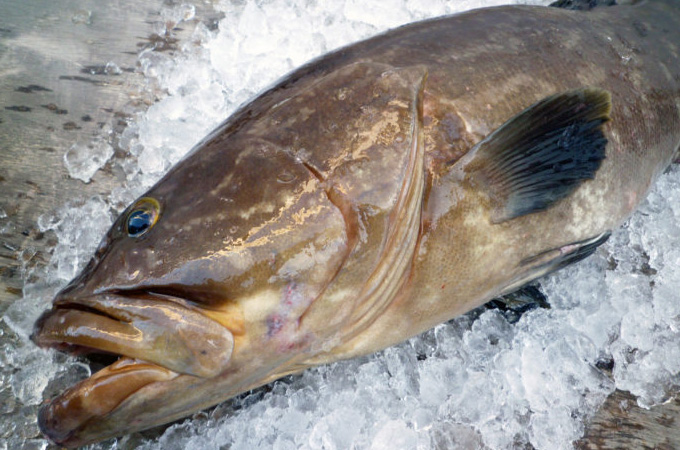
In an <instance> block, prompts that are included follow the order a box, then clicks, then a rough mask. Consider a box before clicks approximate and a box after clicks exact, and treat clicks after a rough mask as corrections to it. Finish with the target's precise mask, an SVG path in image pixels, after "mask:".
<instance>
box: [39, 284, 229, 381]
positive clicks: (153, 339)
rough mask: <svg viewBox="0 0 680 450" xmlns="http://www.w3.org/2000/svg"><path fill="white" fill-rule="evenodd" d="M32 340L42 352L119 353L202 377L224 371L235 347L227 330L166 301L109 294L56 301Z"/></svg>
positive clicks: (210, 320)
mask: <svg viewBox="0 0 680 450" xmlns="http://www.w3.org/2000/svg"><path fill="white" fill-rule="evenodd" d="M126 294H128V293H126ZM31 338H32V340H33V341H34V342H35V343H36V344H37V345H39V346H41V347H53V348H58V349H61V350H66V351H68V352H71V353H83V352H91V351H95V352H97V351H98V352H103V353H111V354H118V355H121V356H128V357H130V358H133V359H139V360H143V361H149V362H150V363H153V364H156V365H158V366H161V367H165V368H167V369H169V370H172V371H174V372H177V373H184V374H187V375H193V376H198V377H202V378H211V377H213V376H216V375H218V374H219V373H220V372H222V371H223V370H224V369H225V368H226V366H227V365H228V363H229V360H230V358H231V353H232V351H233V346H234V337H233V335H232V333H231V332H230V330H228V329H227V328H226V327H224V326H223V325H221V324H220V323H218V322H216V321H214V320H212V319H211V318H209V317H208V316H206V315H203V314H201V313H199V312H197V311H196V310H193V309H191V308H187V307H186V306H184V305H182V304H181V303H180V302H178V301H172V299H169V298H168V297H167V296H163V297H162V298H161V297H160V296H157V295H143V294H140V295H121V294H120V293H118V292H111V291H107V292H103V293H99V294H95V295H91V296H82V297H75V296H71V295H68V296H63V297H57V298H56V299H55V301H54V305H53V308H52V309H50V310H49V311H47V312H45V313H44V314H43V315H42V316H41V317H40V318H39V319H38V321H37V323H36V327H35V329H34V332H33V335H32V336H31Z"/></svg>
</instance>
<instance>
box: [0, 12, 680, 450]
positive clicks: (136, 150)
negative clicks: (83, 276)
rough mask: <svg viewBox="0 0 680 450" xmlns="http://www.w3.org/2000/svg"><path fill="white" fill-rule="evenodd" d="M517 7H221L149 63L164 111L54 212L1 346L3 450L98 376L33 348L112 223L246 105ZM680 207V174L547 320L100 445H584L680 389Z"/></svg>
mask: <svg viewBox="0 0 680 450" xmlns="http://www.w3.org/2000/svg"><path fill="white" fill-rule="evenodd" d="M504 3H510V2H509V1H507V0H506V1H504V0H493V1H491V0H469V1H468V0H463V1H461V0H458V1H453V0H450V1H445V0H427V1H425V0H389V1H387V2H383V3H380V6H377V5H378V3H370V4H369V5H368V6H367V3H366V2H360V1H358V0H344V1H337V2H318V1H308V2H304V3H303V2H285V3H284V2H260V1H244V2H236V1H234V2H226V1H225V2H222V3H220V4H218V5H216V8H221V10H222V11H223V12H224V13H225V18H224V19H223V20H222V21H221V22H220V24H219V30H217V31H211V30H209V29H208V28H207V27H206V26H204V25H203V24H198V25H197V26H196V29H195V32H194V34H193V36H192V38H191V39H190V40H189V41H188V42H186V43H185V44H184V46H183V47H182V51H181V52H180V53H179V54H178V55H176V56H175V57H174V58H170V57H169V56H168V55H167V54H164V53H160V52H154V51H151V50H148V51H145V52H144V53H142V54H141V55H140V67H141V70H142V71H143V73H144V74H145V75H146V77H147V86H145V87H144V89H145V90H146V92H147V93H148V92H151V93H153V94H154V95H157V97H158V101H157V102H155V103H154V104H153V105H152V106H151V107H150V108H149V109H148V110H147V111H146V113H144V114H140V115H139V116H138V117H137V118H136V120H134V121H133V122H132V123H131V124H130V125H129V127H128V128H127V129H126V130H125V131H124V132H123V134H122V136H121V137H120V143H121V146H122V147H123V148H124V149H125V150H127V152H128V154H127V156H126V157H125V158H123V159H118V160H115V162H114V164H116V165H118V167H120V168H121V169H122V170H123V172H124V173H125V174H126V176H127V184H126V186H123V187H121V188H118V189H116V190H115V191H114V192H112V193H111V194H110V196H109V197H108V198H102V197H95V198H92V199H85V200H81V201H79V202H76V203H70V204H68V205H66V206H64V207H61V208H60V209H59V210H57V211H56V212H55V213H54V214H52V215H46V216H43V217H42V218H41V220H40V222H39V227H40V229H41V230H42V231H51V232H53V233H55V234H56V236H57V238H58V243H57V248H56V250H55V251H54V253H53V255H52V257H51V260H50V261H49V262H48V263H47V264H46V265H44V264H43V265H41V264H36V263H35V261H33V258H32V254H31V253H30V252H29V253H28V254H27V257H26V261H25V264H24V266H25V267H24V278H25V280H26V286H25V288H24V298H23V299H22V300H21V301H18V302H17V303H15V304H14V305H13V306H12V307H10V309H9V310H8V311H7V313H6V314H5V316H4V317H3V322H0V334H3V333H4V334H5V335H10V334H12V336H13V337H12V338H11V339H10V340H9V341H7V340H5V341H3V342H5V343H4V344H3V349H2V350H3V351H2V352H0V362H1V363H2V364H1V367H2V369H1V370H0V400H1V401H0V414H2V420H0V447H2V448H8V447H9V448H44V447H45V441H40V440H33V439H27V438H28V437H30V436H32V434H31V430H32V431H33V432H35V405H36V404H38V403H39V402H40V401H41V399H42V392H43V389H45V388H47V390H48V392H57V391H58V390H59V387H60V386H61V384H65V385H68V384H69V383H71V382H72V381H73V380H75V379H79V378H82V377H83V376H86V375H87V373H86V372H87V368H86V367H84V366H83V365H82V364H80V363H78V362H77V361H76V360H74V359H71V358H67V357H64V356H63V355H58V354H56V353H54V352H45V351H43V350H39V349H36V348H35V347H34V346H33V345H31V344H30V343H28V342H27V337H28V333H30V330H31V328H32V323H33V321H34V320H35V319H36V318H37V316H38V315H39V314H40V312H41V311H42V310H43V309H45V308H46V307H47V305H48V299H49V298H50V297H51V295H52V294H53V293H55V292H56V291H57V290H58V289H59V288H60V287H62V286H63V285H64V284H65V283H66V282H67V281H68V280H69V279H70V278H72V277H73V276H74V275H75V274H76V273H77V271H78V270H80V269H81V268H82V267H83V265H84V264H85V262H86V260H87V259H88V258H89V255H90V254H91V253H92V252H93V251H94V249H95V247H96V245H97V244H98V241H99V239H100V238H101V236H102V235H103V234H104V232H105V231H106V228H107V227H108V226H109V225H110V223H111V220H112V219H113V214H112V211H120V210H121V208H122V207H124V206H125V204H127V203H128V202H130V201H131V200H132V199H134V198H135V196H137V195H138V194H140V193H141V192H142V191H143V190H144V189H146V188H148V187H149V186H151V185H152V184H153V183H154V182H155V181H156V180H157V179H158V178H159V177H160V176H162V174H163V173H164V172H165V171H166V170H167V169H168V168H169V167H170V166H171V165H173V164H175V163H176V162H177V161H178V160H179V159H181V157H182V156H183V155H184V154H185V152H186V151H187V150H189V149H190V148H191V147H192V146H193V145H195V144H196V143H197V142H198V141H199V140H200V139H201V138H202V137H203V136H205V135H206V134H207V133H208V132H209V131H210V130H211V129H212V128H213V127H215V126H216V125H217V124H218V123H219V122H220V121H222V120H223V119H224V118H226V117H227V116H228V115H229V114H230V113H231V112H232V111H233V110H234V109H235V108H236V106H238V104H240V103H241V102H243V101H245V100H247V99H249V98H251V97H252V96H253V95H255V94H256V93H257V92H259V91H261V90H262V89H263V88H264V87H266V86H267V85H269V84H271V83H272V82H274V81H275V80H276V79H277V78H278V77H280V76H281V75H283V74H284V73H285V72H287V71H289V70H291V69H293V68H295V67H297V66H299V65H300V64H302V63H304V62H305V61H307V60H309V59H310V58H312V57H314V56H317V55H319V54H322V53H324V52H327V51H329V50H332V49H333V48H336V47H338V46H340V45H343V44H346V43H349V42H352V41H356V40H359V39H361V38H365V37H367V36H370V35H372V34H375V33H376V32H379V31H382V30H384V29H386V28H389V27H394V26H397V25H400V24H403V23H406V22H411V21H414V20H418V19H423V18H427V17H432V16H437V15H442V14H448V13H453V12H458V11H461V10H465V9H469V8H472V7H479V6H491V5H496V4H504ZM514 3H532V4H542V5H545V4H547V3H549V1H548V0H536V1H533V2H529V1H515V2H514ZM194 14H195V9H194V8H193V6H192V5H189V4H182V5H179V6H176V7H173V8H167V9H165V10H164V11H162V13H161V17H162V23H161V24H160V25H159V30H158V31H159V33H161V34H162V33H164V32H166V31H167V30H168V29H170V28H172V27H173V26H176V25H177V24H178V23H180V22H181V21H183V20H190V19H191V18H192V17H193V16H194ZM74 17H75V16H74ZM83 17H84V15H83ZM88 17H89V15H88ZM74 21H76V20H75V18H74ZM84 21H85V19H81V18H80V16H78V22H84ZM109 148H110V147H109ZM109 148H107V147H106V146H105V145H102V146H99V145H89V146H81V145H79V144H76V145H74V147H72V148H71V149H69V151H68V152H67V153H66V155H65V163H66V164H67V167H68V168H69V171H70V173H71V176H73V177H74V178H78V179H81V180H83V181H88V180H89V179H91V177H92V176H93V174H94V173H95V172H96V170H97V169H98V168H100V167H101V166H102V165H103V164H105V163H106V162H107V161H108V160H109V159H110V158H111V157H112V155H111V152H110V150H109ZM87 155H90V162H88V158H87ZM678 196H680V170H679V169H678V167H677V166H676V167H674V168H672V169H671V170H670V172H669V173H667V174H665V175H663V176H662V178H661V180H660V181H659V183H657V185H656V186H655V187H654V189H653V191H652V193H651V194H650V196H649V197H648V199H647V200H646V201H645V202H644V203H643V205H642V207H641V208H640V210H639V211H638V212H637V213H635V215H634V216H633V217H632V218H631V220H630V221H629V222H628V223H627V224H626V225H625V226H624V227H623V228H622V229H621V230H618V231H616V232H615V233H614V234H613V236H612V238H611V240H610V241H609V242H608V243H607V244H605V245H604V246H603V247H602V248H601V249H600V250H598V252H597V253H596V254H595V255H594V256H593V257H591V258H589V259H587V260H586V261H584V262H582V263H580V264H578V265H576V266H574V267H570V268H567V269H566V270H564V271H562V272H560V273H557V274H555V275H553V276H551V277H549V278H547V279H545V280H543V281H542V286H543V290H544V291H545V293H546V294H547V296H548V298H549V300H550V302H551V304H552V308H551V309H549V310H546V309H537V310H533V311H530V312H528V313H526V314H525V315H524V316H523V317H522V318H521V319H520V320H519V322H518V323H517V324H514V325H510V324H509V323H508V322H507V321H506V320H505V318H504V317H503V316H502V315H501V314H499V313H498V311H494V310H489V311H481V310H480V311H476V312H473V313H472V314H468V315H466V316H463V317H459V318H457V319H455V320H453V321H451V322H449V323H447V324H442V325H439V326H437V327H435V328H434V329H433V330H430V331H428V332H426V333H424V334H423V335H422V336H419V337H416V338H414V339H411V340H409V341H408V342H405V343H403V344H401V345H398V346H395V347H392V348H389V349H386V350H384V351H382V352H380V353H378V354H375V355H371V356H368V357H364V358H359V359H355V360H351V361H343V362H339V363H335V364H331V365H327V366H322V367H319V368H316V369H312V370H308V371H306V372H304V373H303V374H302V375H300V376H295V377H288V378H286V379H283V380H280V381H277V382H275V383H272V384H271V385H269V386H267V387H265V388H262V389H258V390H255V391H253V392H251V393H248V394H244V395H242V396H239V397H237V398H236V399H234V400H232V401H228V402H225V403H223V404H222V405H220V406H218V407H216V408H214V409H212V410H209V411H207V412H202V413H199V414H196V415H195V416H194V417H193V418H192V419H188V420H186V421H184V422H182V423H180V424H176V425H173V426H171V427H169V428H168V429H167V430H166V431H165V432H164V433H163V434H162V435H161V436H160V437H159V438H157V439H154V440H148V439H145V438H143V437H140V436H133V437H124V438H122V439H121V440H120V441H118V443H116V442H113V443H111V442H109V443H107V444H98V445H96V446H94V448H99V449H104V448H107V449H109V448H111V449H113V448H128V447H127V446H130V445H133V444H138V445H140V446H141V448H143V449H148V450H151V449H219V448H230V449H233V450H237V449H248V450H251V449H256V448H263V449H264V448H267V449H269V448H273V449H276V450H287V449H347V448H356V449H373V450H378V449H388V448H419V449H429V448H442V449H443V448H446V449H451V448H461V449H464V448H465V449H467V448H498V449H501V448H519V447H523V446H525V445H526V444H531V445H533V446H534V447H535V448H539V449H561V448H571V447H572V441H573V440H575V439H578V438H579V437H580V436H581V435H582V434H583V431H584V421H586V420H587V419H588V418H589V417H591V416H592V415H593V414H594V413H595V412H596V411H597V409H598V408H599V407H600V405H601V404H602V403H603V401H604V400H605V398H606V397H607V396H608V395H609V394H610V393H611V392H612V391H613V390H614V389H615V388H619V389H623V390H629V391H631V392H632V393H633V394H635V395H637V396H639V403H640V404H642V405H653V404H655V403H660V402H663V401H665V400H666V399H667V398H668V396H669V393H670V392H671V389H674V388H677V387H678V384H680V379H679V378H678V373H680V346H678V345H677V344H678V342H680V302H679V301H678V294H677V293H678V292H680V246H678V245H677V236H680V229H679V227H680V225H679V224H680V206H678V205H679V202H678V201H677V198H678ZM612 366H613V370H611V371H608V370H607V369H606V368H607V367H612ZM64 374H67V376H66V377H64ZM62 387H63V386H62ZM24 429H26V430H28V431H22V432H18V431H17V430H24ZM8 436H10V437H8Z"/></svg>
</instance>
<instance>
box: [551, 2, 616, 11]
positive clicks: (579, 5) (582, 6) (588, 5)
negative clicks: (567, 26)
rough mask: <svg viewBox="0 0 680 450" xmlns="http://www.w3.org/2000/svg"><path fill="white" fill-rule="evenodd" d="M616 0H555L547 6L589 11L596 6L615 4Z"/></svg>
mask: <svg viewBox="0 0 680 450" xmlns="http://www.w3.org/2000/svg"><path fill="white" fill-rule="evenodd" d="M615 5H616V0H557V1H556V2H553V3H551V4H550V5H548V6H553V7H555V8H564V9H573V10H579V11H589V10H591V9H593V8H596V7H598V6H615Z"/></svg>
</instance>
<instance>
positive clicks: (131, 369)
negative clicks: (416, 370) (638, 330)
mask: <svg viewBox="0 0 680 450" xmlns="http://www.w3.org/2000/svg"><path fill="white" fill-rule="evenodd" d="M679 46H680V5H678V4H677V2H676V0H650V1H648V2H644V3H642V4H640V5H637V6H618V7H610V8H602V9H599V10H597V9H596V10H594V11H592V12H589V13H587V14H585V13H582V12H575V11H566V10H560V9H555V8H541V7H519V6H515V7H500V8H491V9H484V10H476V11H471V12H468V13H464V14H460V15H455V16H451V17H444V18H439V19H435V20H430V21H425V22H421V23H416V24H412V25H408V26H405V27H402V28H399V29H396V30H393V31H390V32H388V33H386V34H383V35H380V36H377V37H374V38H372V39H369V40H367V41H364V42H360V43H358V44H355V45H352V46H349V47H346V48H343V49H341V50H338V51H336V52H334V53H331V54H329V55H327V56H324V57H322V58H320V59H318V60H316V61H314V62H312V63H310V64H308V65H306V66H304V67H302V68H300V69H299V70H297V71H295V72H293V73H292V74H290V75H288V76H287V77H286V78H285V79H283V80H282V81H281V82H279V83H278V84H277V85H276V86H274V87H273V88H272V89H270V90H269V91H267V92H265V93H264V94H262V95H261V96H259V97H258V98H256V99H255V100H253V101H252V102H251V103H249V104H247V105H246V106H244V107H243V108H241V109H240V110H239V111H238V112H236V113H235V114H234V115H233V116H232V117H231V118H229V119H228V120H227V121H226V122H225V123H223V124H222V125H221V126H220V127H219V128H218V129H217V130H215V131H214V132H213V133H212V134H211V135H210V136H208V137H207V138H206V139H205V140H204V141H203V142H202V143H201V144H199V145H198V146H197V147H196V148H195V149H194V150H193V151H192V152H191V153H190V154H189V156H187V157H186V158H185V159H184V160H183V161H182V162H180V163H179V164H178V165H177V166H175V167H174V168H173V169H171V170H170V172H169V173H168V174H167V175H166V176H165V177H164V178H163V179H162V180H161V181H160V182H159V183H158V184H156V185H155V186H154V187H153V188H151V189H150V190H149V191H148V192H147V193H145V194H144V196H143V197H142V198H140V199H139V200H137V201H136V202H135V203H134V204H133V205H131V206H130V207H129V208H128V209H127V210H126V211H125V212H124V213H123V214H122V215H121V216H120V217H119V218H118V219H117V220H116V222H115V223H114V225H113V226H112V228H111V230H110V231H109V232H108V234H107V235H106V237H105V238H104V240H103V242H102V244H101V246H100V247H99V249H98V250H97V252H96V254H95V255H94V257H93V259H92V261H91V262H90V263H89V265H88V266H87V268H86V269H85V270H84V271H83V273H82V274H81V275H80V276H79V277H78V278H76V279H75V280H73V282H71V284H69V286H67V287H66V288H65V289H64V290H63V291H62V292H60V293H59V294H58V296H57V297H56V298H55V299H54V304H53V308H52V309H51V310H50V311H48V312H47V313H45V314H44V315H43V316H42V317H41V319H40V320H39V321H38V323H37V324H36V328H35V333H34V335H33V339H34V341H35V342H36V343H37V344H38V345H41V346H45V347H55V348H58V349H61V350H65V351H69V352H73V353H83V352H99V353H110V354H114V355H120V359H119V360H118V361H117V362H116V363H114V364H112V365H111V366H109V367H107V368H105V369H103V370H101V371H99V372H97V373H96V374H94V375H93V376H92V377H91V378H89V379H87V380H85V381H83V382H81V383H79V384H77V385H76V386H74V387H72V388H70V389H69V390H67V391H66V392H65V393H63V394H62V395H60V396H59V397H57V398H56V399H54V400H52V401H51V402H50V403H49V404H48V405H46V406H45V407H44V408H43V409H42V410H41V413H40V418H39V421H40V427H41V429H42V430H43V432H44V433H45V434H46V435H47V436H48V437H49V438H50V439H51V440H53V441H54V442H57V443H59V444H61V445H65V446H69V447H73V446H78V445H83V444H86V443H89V442H94V441H97V440H101V439H105V438H108V437H112V436H117V435H120V434H124V433H129V432H132V431H136V430H141V429H145V428H149V427H152V426H155V425H158V424H162V423H166V422H169V421H172V420H175V419H178V418H180V417H183V416H186V415H188V414H190V413H192V412H194V411H197V410H200V409H202V408H206V407H208V406H211V405H214V404H216V403H218V402H220V401H222V400H225V399H227V398H229V397H232V396H234V395H236V394H238V393H241V392H243V391H246V390H249V389H252V388H254V387H257V386H260V385H262V384H265V383H268V382H270V381H272V380H274V379H277V378H279V377H282V376H284V375H287V374H291V373H295V372H299V371H301V370H304V369H305V368H308V367H312V366H315V365H318V364H323V363H327V362H330V361H335V360H338V359H343V358H351V357H354V356H357V355H363V354H367V353H370V352H374V351H376V350H379V349H382V348H385V347H386V346H389V345H392V344H395V343H397V342H400V341H403V340H404V339H407V338H409V337H411V336H414V335H416V334H418V333H421V332H423V331H424V330H427V329H428V328H430V327H432V326H434V325H436V324H438V323H441V322H443V321H446V320H448V319H450V318H452V317H454V316H456V315H459V314H462V313H464V312H466V311H468V310H470V309H472V308H474V307H476V306H479V305H481V304H483V303H485V302H486V301H488V300H490V299H491V298H494V297H496V296H498V295H502V294H505V293H509V292H511V291H513V290H515V289H517V288H519V287H521V286H522V285H524V284H526V283H527V282H529V281H531V280H534V279H535V278H537V277H540V276H541V275H544V274H546V273H548V272H550V271H553V270H556V269H559V268H560V267H563V266H565V265H567V264H570V263H572V262H574V261H578V260H580V259H582V258H584V257H586V256H588V255H589V254H591V253H592V252H593V251H595V249H596V248H597V246H598V245H600V244H601V243H603V242H604V241H605V240H606V238H607V237H608V235H609V232H610V231H611V230H612V229H614V228H615V227H617V226H618V225H619V224H620V223H621V222H622V221H623V220H624V219H625V218H626V217H628V216H629V215H630V213H631V212H632V211H633V210H634V208H635V207H636V205H637V204H638V203H639V202H640V201H641V200H642V198H643V197H644V196H645V194H646V192H647V191H648V189H649V187H650V185H651V184H652V183H653V182H654V180H655V178H656V177H657V175H658V174H659V173H661V172H662V171H663V170H664V168H665V167H667V165H668V164H669V163H670V162H671V161H672V160H673V158H674V157H675V156H676V155H677V153H678V147H679V144H680V59H678V51H679Z"/></svg>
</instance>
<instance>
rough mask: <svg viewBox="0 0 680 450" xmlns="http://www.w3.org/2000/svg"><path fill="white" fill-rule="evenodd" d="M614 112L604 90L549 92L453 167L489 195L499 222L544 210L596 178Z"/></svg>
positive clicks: (476, 187)
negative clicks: (611, 115) (610, 116)
mask: <svg viewBox="0 0 680 450" xmlns="http://www.w3.org/2000/svg"><path fill="white" fill-rule="evenodd" d="M610 111H611V97H610V95H609V93H608V92H607V91H604V90H601V89H594V88H586V89H578V90H574V91H569V92H566V93H561V94H557V95H553V96H550V97H548V98H546V99H544V100H542V101H540V102H538V103H536V104H534V105H533V106H531V107H529V108H527V109H526V110H524V111H523V112H521V113H520V114H519V115H517V116H515V117H513V118H512V119H510V120H509V121H508V122H506V123H505V124H504V125H503V126H501V127H500V128H499V129H498V130H496V131H495V132H493V133H492V134H491V135H489V136H488V137H487V138H486V139H484V140H483V141H482V142H480V143H479V144H478V145H477V146H476V147H475V148H474V149H473V150H471V151H470V153H468V154H467V155H466V156H465V157H463V158H461V159H460V160H459V161H458V162H456V163H455V165H454V167H453V169H457V170H461V171H462V174H461V177H462V178H464V179H465V180H467V181H468V182H469V183H471V184H472V187H473V188H475V189H479V190H483V191H485V192H486V193H487V194H488V196H489V198H490V200H491V206H492V212H491V220H492V221H493V222H494V223H500V222H504V221H507V220H511V219H514V218H516V217H520V216H523V215H526V214H531V213H535V212H539V211H543V210H545V209H547V208H549V207H550V206H552V205H553V204H554V203H555V202H557V201H559V200H561V199H563V198H565V197H567V196H568V195H569V194H571V193H572V192H573V191H574V190H575V189H576V188H577V187H578V186H579V185H580V184H581V183H582V182H583V181H585V180H588V179H592V178H594V177H595V173H596V172H597V170H598V169H599V168H600V165H601V163H602V160H603V159H604V158H605V147H606V145H607V138H606V137H605V135H604V132H603V129H602V128H603V125H604V124H605V123H606V122H607V121H608V120H609V113H610Z"/></svg>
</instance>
